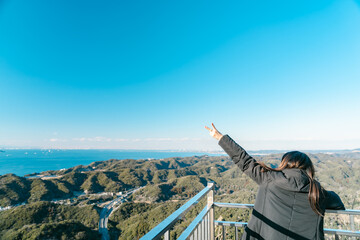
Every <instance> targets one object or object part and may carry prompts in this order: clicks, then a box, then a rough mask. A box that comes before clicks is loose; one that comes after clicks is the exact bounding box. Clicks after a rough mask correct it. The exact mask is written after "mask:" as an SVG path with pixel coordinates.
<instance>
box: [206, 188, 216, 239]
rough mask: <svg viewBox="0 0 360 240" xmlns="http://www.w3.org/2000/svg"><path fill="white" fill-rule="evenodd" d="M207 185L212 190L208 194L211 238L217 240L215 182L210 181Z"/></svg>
mask: <svg viewBox="0 0 360 240" xmlns="http://www.w3.org/2000/svg"><path fill="white" fill-rule="evenodd" d="M207 186H208V187H210V188H211V191H210V192H209V193H208V194H207V206H208V207H209V208H211V209H210V211H209V213H210V219H209V226H210V229H209V230H210V240H215V213H214V182H208V184H207Z"/></svg>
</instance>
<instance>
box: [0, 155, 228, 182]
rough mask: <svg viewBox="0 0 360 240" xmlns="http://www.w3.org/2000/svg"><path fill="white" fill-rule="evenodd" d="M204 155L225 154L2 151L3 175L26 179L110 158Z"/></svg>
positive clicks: (158, 157) (0, 169)
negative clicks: (25, 176) (40, 173)
mask: <svg viewBox="0 0 360 240" xmlns="http://www.w3.org/2000/svg"><path fill="white" fill-rule="evenodd" d="M201 155H209V156H216V155H221V154H210V153H206V152H176V151H150V150H149V151H144V150H143V151H135V150H54V149H51V150H44V149H21V150H20V149H16V150H13V149H8V150H7V149H3V150H2V151H1V152H0V166H1V167H0V175H4V174H7V173H14V174H16V175H18V176H24V175H26V174H30V173H35V172H37V173H39V172H43V171H47V170H60V169H63V168H70V167H74V166H77V165H89V164H90V163H92V162H95V161H106V160H109V159H149V158H151V159H162V158H169V157H190V156H201Z"/></svg>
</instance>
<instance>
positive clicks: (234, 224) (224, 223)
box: [214, 220, 247, 227]
mask: <svg viewBox="0 0 360 240" xmlns="http://www.w3.org/2000/svg"><path fill="white" fill-rule="evenodd" d="M214 222H215V225H219V226H228V227H245V226H246V225H247V223H246V222H229V221H216V220H215V221H214Z"/></svg>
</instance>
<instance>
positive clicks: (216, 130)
mask: <svg viewBox="0 0 360 240" xmlns="http://www.w3.org/2000/svg"><path fill="white" fill-rule="evenodd" d="M211 125H212V126H213V128H214V129H215V130H216V131H217V129H216V127H215V125H214V124H213V123H211Z"/></svg>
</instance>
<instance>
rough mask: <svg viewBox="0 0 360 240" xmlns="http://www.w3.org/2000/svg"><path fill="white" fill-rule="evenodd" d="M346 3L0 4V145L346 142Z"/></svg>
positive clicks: (351, 105) (350, 102) (350, 42)
mask: <svg viewBox="0 0 360 240" xmlns="http://www.w3.org/2000/svg"><path fill="white" fill-rule="evenodd" d="M359 26H360V4H359V1H350V0H338V1H331V0H326V1H322V0H318V1H306V0H305V1H304V0H301V1H288V0H287V1H265V0H264V1H260V0H257V1H89V0H86V1H85V0H83V1H82V0H78V1H73V0H62V1H49V0H43V1H38V0H33V1H25V0H23V1H21V0H2V1H1V0H0V147H3V148H4V147H5V148H6V147H40V148H113V149H114V148H118V149H185V150H218V149H220V148H219V146H218V145H217V143H216V141H215V140H213V139H211V137H210V136H209V135H208V133H207V131H206V130H205V129H204V125H210V124H211V122H214V123H215V125H216V126H217V127H218V129H219V131H221V132H223V133H228V134H230V135H231V136H232V137H233V138H234V139H236V140H237V141H238V142H239V143H240V144H242V145H243V146H244V147H245V148H247V149H251V150H256V149H344V148H359V147H360V31H359V30H360V29H359Z"/></svg>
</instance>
